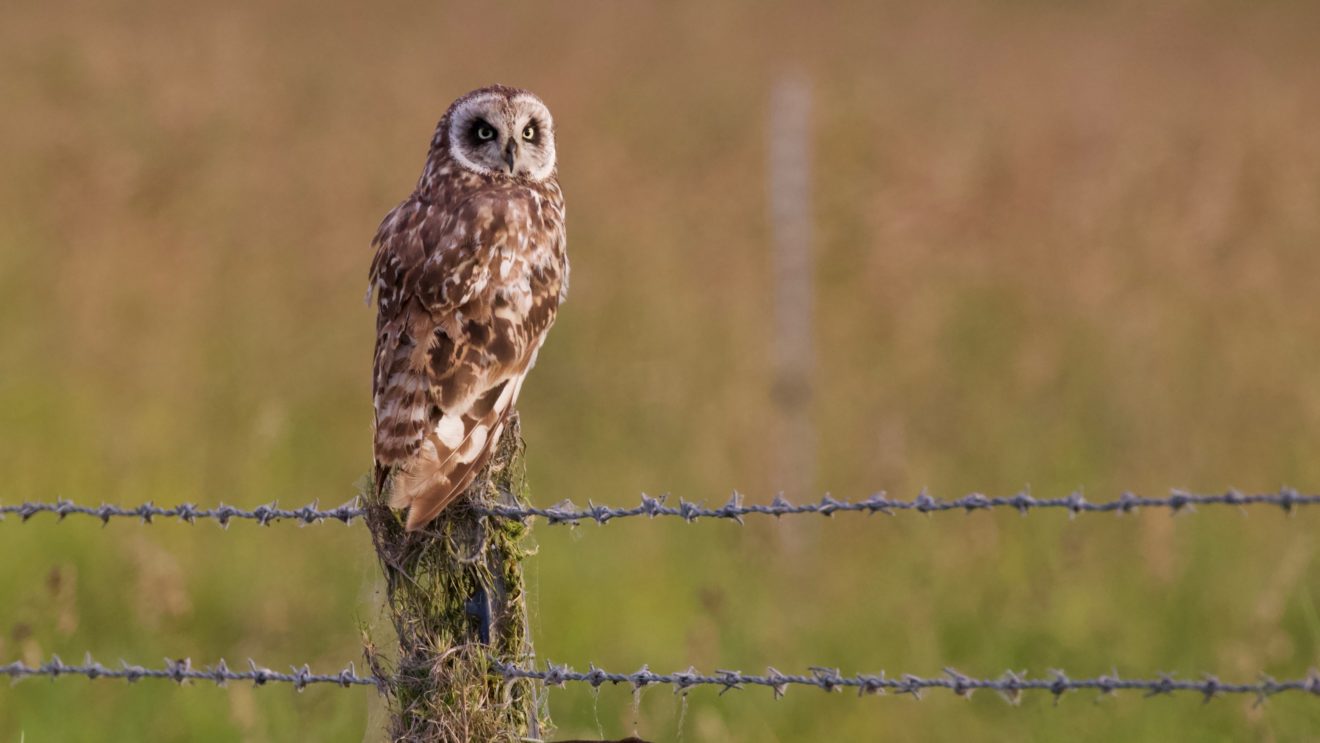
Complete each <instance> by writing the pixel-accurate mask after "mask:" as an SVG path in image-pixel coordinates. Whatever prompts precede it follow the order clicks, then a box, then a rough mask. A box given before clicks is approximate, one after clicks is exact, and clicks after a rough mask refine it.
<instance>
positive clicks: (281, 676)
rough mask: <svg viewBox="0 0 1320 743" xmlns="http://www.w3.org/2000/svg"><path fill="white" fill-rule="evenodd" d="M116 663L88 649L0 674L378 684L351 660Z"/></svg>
mask: <svg viewBox="0 0 1320 743" xmlns="http://www.w3.org/2000/svg"><path fill="white" fill-rule="evenodd" d="M119 663H120V665H119V667H118V668H115V667H111V666H104V665H102V664H100V663H98V662H96V661H95V660H93V659H92V656H91V654H90V653H89V654H87V656H86V657H85V659H84V660H83V662H82V663H81V664H79V665H68V664H66V663H65V662H63V661H62V660H60V657H59V656H58V655H52V656H51V658H50V660H49V661H47V662H45V663H42V664H41V665H39V666H29V665H27V664H25V663H22V662H21V661H20V662H14V663H10V664H9V665H7V666H0V676H8V677H9V678H10V679H12V680H13V681H14V682H18V681H21V680H23V679H25V678H30V677H33V676H48V677H50V678H60V677H62V676H86V677H87V678H89V679H101V678H110V679H123V680H125V681H128V682H129V683H135V682H137V681H140V680H141V679H169V680H170V681H173V682H175V683H178V684H182V683H183V682H185V681H211V682H214V683H215V684H216V685H217V686H224V685H225V684H227V683H228V682H230V681H251V682H252V684H253V685H254V686H265V685H266V684H270V683H284V684H292V685H293V688H295V689H297V690H298V691H302V690H303V689H304V688H306V687H307V686H310V685H312V684H334V685H336V686H342V687H344V688H348V687H350V686H364V685H365V686H376V687H378V688H380V687H381V680H380V679H378V678H376V677H374V676H359V675H358V674H357V671H356V669H355V668H354V667H353V664H352V663H349V664H348V665H347V666H344V669H343V670H342V671H340V672H339V673H333V674H319V673H312V670H311V668H309V667H308V666H306V665H304V666H302V667H301V668H297V667H294V668H293V669H292V670H293V672H292V673H280V672H279V671H272V670H271V669H269V668H265V667H263V666H259V665H257V663H256V661H253V660H252V659H248V670H246V671H241V670H240V671H235V670H231V669H230V668H229V666H228V665H227V664H226V663H225V661H224V659H223V658H222V659H221V660H220V661H219V662H218V663H216V664H215V665H213V666H207V667H205V668H201V669H198V668H193V666H192V661H191V660H190V659H188V658H184V659H183V660H171V659H169V658H166V659H165V667H164V668H146V667H143V666H139V665H132V664H129V663H126V662H124V661H122V660H121V661H120V662H119Z"/></svg>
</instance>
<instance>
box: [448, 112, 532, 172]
mask: <svg viewBox="0 0 1320 743" xmlns="http://www.w3.org/2000/svg"><path fill="white" fill-rule="evenodd" d="M449 151H450V155H451V156H452V157H453V158H454V160H455V161H456V162H457V163H458V164H459V165H460V166H461V167H463V168H464V169H466V170H470V171H473V172H476V173H481V174H483V175H490V176H503V177H506V178H517V179H526V180H531V181H541V180H545V179H546V178H548V177H550V175H551V174H552V173H554V170H555V141H554V120H553V119H551V118H550V111H549V110H547V109H546V107H545V104H544V103H542V102H541V101H540V99H538V98H537V97H536V96H534V95H531V94H530V93H522V92H520V93H516V94H514V95H511V96H505V95H501V94H499V93H489V94H486V95H480V96H476V97H474V98H469V99H467V100H463V101H461V102H460V103H458V104H457V105H456V106H455V107H454V109H453V110H452V111H451V112H450V122H449Z"/></svg>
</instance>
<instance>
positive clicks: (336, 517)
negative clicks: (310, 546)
mask: <svg viewBox="0 0 1320 743" xmlns="http://www.w3.org/2000/svg"><path fill="white" fill-rule="evenodd" d="M358 503H359V500H358V499H357V498H354V499H353V500H350V501H349V502H347V503H345V504H344V505H342V506H339V507H338V508H331V509H325V510H322V509H321V508H320V506H319V504H318V502H317V501H312V502H311V503H309V504H308V505H305V506H303V507H302V508H294V509H287V508H280V507H279V506H278V505H277V504H276V503H268V504H266V505H262V506H257V507H256V508H252V509H243V508H235V507H234V506H228V505H225V504H223V503H221V504H220V505H219V506H217V507H215V508H199V507H197V506H195V505H193V504H191V503H183V504H181V505H178V506H172V507H169V508H165V507H162V506H157V505H155V504H154V503H152V502H150V501H148V502H146V503H143V504H142V505H140V506H129V507H124V506H113V505H110V504H108V503H102V504H101V505H99V506H80V505H78V504H77V503H74V502H72V501H68V500H65V499H63V498H61V499H59V500H56V501H55V502H53V503H51V502H30V503H19V504H15V505H3V504H0V519H4V517H5V516H7V515H17V516H18V517H19V518H20V519H21V520H22V521H23V522H24V523H26V522H27V521H28V519H30V518H32V517H33V516H36V515H38V514H43V513H50V514H54V515H56V516H58V517H59V520H60V521H63V520H64V519H65V518H66V517H68V516H92V517H95V518H97V519H100V520H101V523H103V524H108V523H110V520H111V519H137V520H139V521H141V522H142V523H144V524H150V523H152V522H154V521H155V520H156V519H177V520H179V521H186V522H187V523H189V524H192V523H196V522H197V521H215V522H217V523H219V524H220V525H221V526H223V527H226V528H228V526H229V524H230V522H231V521H255V522H257V523H258V524H260V525H262V526H269V525H271V524H273V523H275V522H277V521H298V522H301V523H302V524H304V525H306V524H316V523H320V522H322V521H339V522H342V523H344V524H349V523H352V522H353V521H354V520H355V519H359V518H362V517H363V516H364V515H365V514H366V509H364V508H361V507H360V506H359V505H358Z"/></svg>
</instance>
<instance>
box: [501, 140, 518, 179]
mask: <svg viewBox="0 0 1320 743" xmlns="http://www.w3.org/2000/svg"><path fill="white" fill-rule="evenodd" d="M517 146H518V145H517V143H516V142H514V141H513V140H509V144H508V146H506V147H505V148H504V162H505V163H506V164H507V165H508V166H509V175H513V156H514V154H515V148H517Z"/></svg>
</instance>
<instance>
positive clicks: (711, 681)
mask: <svg viewBox="0 0 1320 743" xmlns="http://www.w3.org/2000/svg"><path fill="white" fill-rule="evenodd" d="M493 663H494V666H495V668H496V669H497V670H499V672H500V673H501V674H503V675H504V676H505V677H508V678H526V679H535V680H538V681H542V682H544V683H546V684H548V685H551V686H559V687H562V686H564V685H565V684H567V683H586V684H590V685H591V686H592V688H599V687H600V686H602V685H604V684H607V683H608V684H616V685H617V684H623V685H627V686H631V687H632V688H634V689H641V688H643V687H646V686H654V685H668V686H673V687H674V692H675V693H685V692H686V691H687V690H689V689H691V688H693V687H697V686H716V687H719V688H720V693H721V694H723V693H724V692H726V691H730V690H732V689H743V688H745V687H748V686H763V687H768V688H769V689H771V690H772V691H773V692H774V695H775V698H776V699H778V698H780V697H782V696H784V694H785V693H786V692H787V691H788V689H789V687H792V686H807V687H815V688H817V689H821V690H823V691H840V690H844V689H856V690H857V692H858V694H859V695H866V694H884V693H886V692H889V693H894V694H910V695H912V696H913V697H917V698H920V697H921V694H922V692H924V691H926V690H928V689H944V690H948V691H950V692H953V693H954V694H957V695H958V696H962V697H970V696H971V694H972V692H974V691H976V690H978V689H988V690H992V691H995V692H998V693H999V694H1001V695H1003V696H1004V697H1005V698H1006V699H1008V700H1009V701H1011V702H1014V703H1016V702H1017V701H1019V699H1020V698H1021V695H1022V693H1023V692H1034V691H1043V692H1048V693H1050V694H1051V695H1052V696H1053V697H1054V698H1055V701H1056V702H1057V701H1058V699H1059V698H1061V697H1062V696H1063V695H1064V694H1067V693H1068V692H1072V691H1086V690H1091V691H1098V692H1100V693H1101V694H1102V695H1108V694H1115V693H1117V692H1120V691H1141V692H1145V696H1147V697H1155V696H1161V695H1165V694H1174V693H1179V692H1183V693H1188V692H1194V693H1197V694H1200V695H1201V696H1202V697H1203V698H1204V699H1205V700H1206V701H1209V700H1211V699H1214V698H1215V697H1219V696H1223V695H1230V694H1231V695H1238V694H1246V695H1252V696H1255V697H1256V698H1257V701H1258V702H1261V701H1264V700H1265V699H1267V698H1269V697H1271V696H1273V695H1275V694H1281V693H1284V692H1298V691H1302V692H1306V693H1309V694H1312V695H1315V696H1320V673H1317V672H1316V671H1314V670H1312V671H1311V672H1310V673H1309V674H1308V675H1307V676H1306V677H1305V678H1301V679H1292V680H1286V681H1278V680H1275V679H1272V678H1270V677H1268V676H1262V677H1261V680H1260V681H1257V682H1255V683H1229V682H1224V681H1220V680H1219V678H1218V677H1217V676H1213V675H1206V676H1204V677H1202V679H1201V680H1199V681H1193V680H1182V679H1176V678H1174V677H1173V676H1172V675H1171V674H1159V677H1158V678H1155V679H1124V678H1120V677H1119V675H1118V673H1117V672H1114V673H1111V674H1107V675H1103V676H1099V677H1096V678H1083V679H1074V678H1069V677H1068V675H1067V674H1065V673H1064V672H1063V671H1058V670H1055V671H1051V672H1050V677H1049V678H1036V679H1033V678H1028V677H1027V675H1026V674H1025V673H1015V672H1013V671H1007V672H1005V673H1004V674H1003V675H1002V676H1000V677H998V678H993V679H991V678H973V677H971V676H966V675H964V674H962V673H959V672H958V671H957V670H955V669H952V668H946V669H944V675H943V676H940V677H935V678H923V677H921V676H915V675H912V674H904V675H902V676H897V677H892V678H891V677H888V676H886V675H885V674H884V672H881V673H879V674H857V675H854V676H844V675H842V674H841V673H840V672H839V669H837V668H824V667H817V666H813V667H811V668H810V669H809V673H808V674H785V673H781V672H779V671H778V670H776V669H775V668H773V667H770V668H767V669H766V672H765V674H763V675H758V674H747V673H743V672H741V671H716V672H715V673H713V674H703V673H700V672H698V671H697V670H696V669H694V668H688V670H686V671H679V672H676V673H655V672H654V671H652V670H650V668H648V667H647V666H642V667H641V669H640V670H637V671H634V672H632V673H610V672H608V671H603V670H601V669H599V668H596V666H595V665H592V666H591V667H590V670H589V671H587V672H585V673H583V672H579V671H575V670H573V669H572V668H569V667H568V666H562V665H555V664H554V663H547V664H546V667H545V670H540V671H538V670H536V669H535V668H523V667H520V666H517V665H513V664H506V663H502V662H499V661H493Z"/></svg>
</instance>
